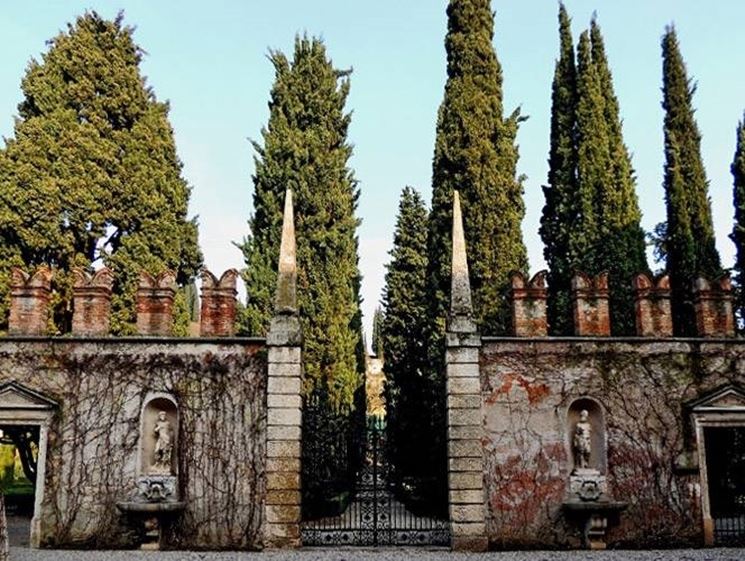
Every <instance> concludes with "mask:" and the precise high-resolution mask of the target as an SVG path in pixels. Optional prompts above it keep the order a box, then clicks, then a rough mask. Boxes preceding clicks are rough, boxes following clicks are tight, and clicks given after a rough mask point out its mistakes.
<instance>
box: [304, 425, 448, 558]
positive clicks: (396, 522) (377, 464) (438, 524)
mask: <svg viewBox="0 0 745 561" xmlns="http://www.w3.org/2000/svg"><path fill="white" fill-rule="evenodd" d="M385 434H386V431H385V421H384V420H383V419H382V418H379V417H370V418H368V419H367V426H366V430H365V431H364V436H365V438H364V442H361V443H360V444H361V445H363V446H364V452H365V453H364V456H363V457H362V461H361V466H360V467H359V469H358V471H357V477H356V479H355V483H354V488H353V489H352V490H351V492H350V493H349V495H348V497H347V500H346V501H339V502H338V505H339V511H340V512H338V513H333V514H332V515H328V511H327V515H326V516H322V517H321V516H318V515H317V512H316V516H315V517H313V515H312V514H311V515H310V516H307V514H308V511H312V510H314V509H306V508H305V505H304V517H306V516H307V519H305V520H304V522H303V524H302V528H301V534H302V540H303V545H306V546H323V545H358V546H391V545H429V546H438V545H439V546H447V545H449V544H450V530H449V524H448V521H447V520H441V519H438V518H434V517H428V516H417V515H415V514H414V513H412V512H410V510H409V509H407V507H406V506H405V505H404V503H403V502H401V501H400V500H398V499H397V497H396V493H395V490H394V488H393V485H392V484H391V482H390V480H389V478H388V475H389V465H388V461H387V456H386V436H385ZM316 460H317V459H316Z"/></svg>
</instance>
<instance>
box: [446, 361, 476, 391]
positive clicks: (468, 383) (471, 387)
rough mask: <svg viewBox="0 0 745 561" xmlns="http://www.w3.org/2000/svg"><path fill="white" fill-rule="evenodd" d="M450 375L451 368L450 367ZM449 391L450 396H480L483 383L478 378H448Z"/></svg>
mask: <svg viewBox="0 0 745 561" xmlns="http://www.w3.org/2000/svg"><path fill="white" fill-rule="evenodd" d="M448 374H450V367H448ZM447 391H448V393H449V394H479V393H480V392H481V382H480V381H479V379H478V378H448V381H447Z"/></svg>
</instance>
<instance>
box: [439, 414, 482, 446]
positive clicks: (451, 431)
mask: <svg viewBox="0 0 745 561" xmlns="http://www.w3.org/2000/svg"><path fill="white" fill-rule="evenodd" d="M482 415H483V414H482ZM483 437H484V428H483V427H482V426H481V423H479V425H478V426H476V425H462V426H460V425H459V426H450V427H448V438H449V439H450V440H478V441H479V442H480V441H481V439H482V438H483Z"/></svg>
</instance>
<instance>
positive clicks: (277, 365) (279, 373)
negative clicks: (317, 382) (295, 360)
mask: <svg viewBox="0 0 745 561" xmlns="http://www.w3.org/2000/svg"><path fill="white" fill-rule="evenodd" d="M302 374H303V370H302V367H301V366H300V365H299V364H292V363H288V362H274V361H272V359H271V357H269V365H268V366H267V375H268V376H269V377H270V378H282V377H295V378H300V377H301V376H302Z"/></svg>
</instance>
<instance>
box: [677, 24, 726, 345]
mask: <svg viewBox="0 0 745 561" xmlns="http://www.w3.org/2000/svg"><path fill="white" fill-rule="evenodd" d="M662 73H663V84H662V92H663V101H662V107H663V109H664V110H665V121H664V133H665V175H664V186H665V203H666V207H667V226H666V234H665V240H664V244H665V253H666V255H667V271H668V273H669V274H670V281H671V289H672V310H673V322H674V327H675V332H676V334H677V335H693V334H694V333H695V321H694V315H693V303H692V301H693V298H692V293H691V290H692V284H693V282H694V280H695V278H696V277H697V276H698V275H704V276H707V277H709V278H715V277H717V276H719V275H720V274H721V273H722V267H721V261H720V259H719V253H718V252H717V249H716V244H715V239H714V226H713V221H712V216H711V201H710V200H709V195H708V191H709V182H708V180H707V179H706V171H705V169H704V163H703V160H702V158H701V133H700V132H699V130H698V125H697V124H696V120H695V119H694V115H693V113H694V110H693V104H692V98H693V93H694V92H695V86H694V85H693V84H691V81H690V80H689V79H688V76H687V71H686V67H685V63H684V62H683V57H682V55H681V53H680V47H679V44H678V38H677V35H676V33H675V29H674V28H673V27H672V26H670V27H668V28H667V29H666V31H665V34H664V36H663V37H662Z"/></svg>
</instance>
